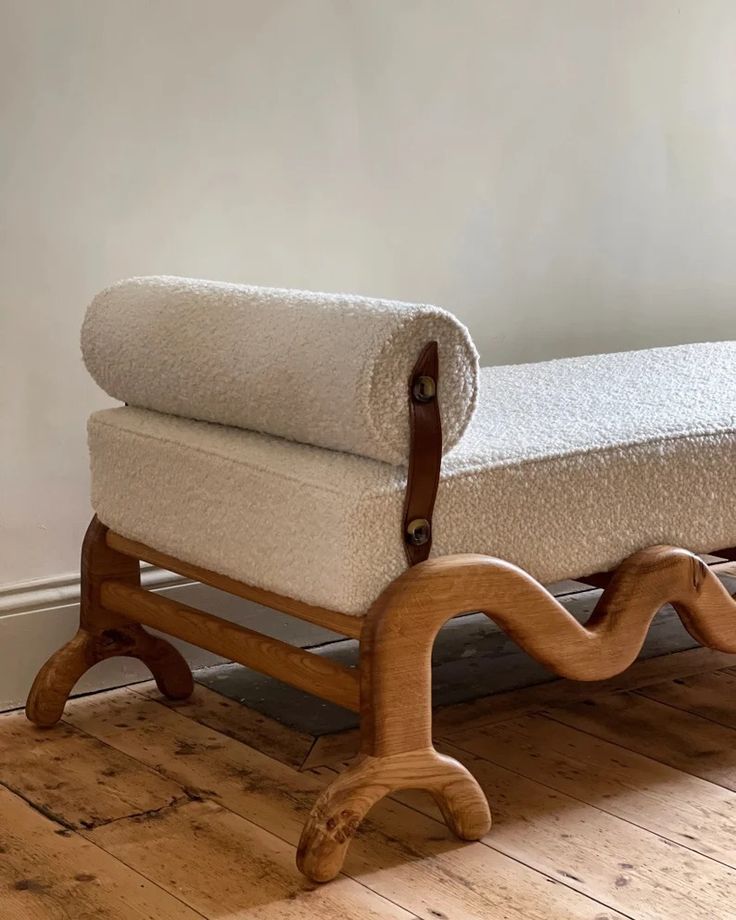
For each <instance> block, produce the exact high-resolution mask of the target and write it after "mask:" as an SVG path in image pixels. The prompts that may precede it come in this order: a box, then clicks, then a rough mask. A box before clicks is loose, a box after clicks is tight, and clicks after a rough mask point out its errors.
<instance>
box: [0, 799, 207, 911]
mask: <svg viewBox="0 0 736 920" xmlns="http://www.w3.org/2000/svg"><path fill="white" fill-rule="evenodd" d="M0 854H1V856H0V916H2V918H3V920H92V918H100V920H103V918H104V920H200V918H201V914H199V913H197V912H196V911H194V910H192V909H191V908H189V907H187V906H186V905H185V904H183V903H181V901H179V900H177V899H176V898H174V897H173V896H171V895H170V894H168V893H167V892H165V891H163V890H162V889H161V888H159V887H158V886H156V885H154V884H152V883H151V882H149V881H147V880H146V879H145V878H143V877H142V876H141V875H139V874H138V873H136V872H134V871H133V870H132V869H129V868H128V867H126V866H124V865H123V864H122V863H121V862H119V861H118V860H117V859H115V858H113V857H112V856H109V855H108V854H107V853H105V852H104V851H102V850H100V849H99V848H98V847H97V846H95V845H94V844H93V843H90V842H88V841H87V840H83V839H82V838H81V837H79V836H78V835H77V834H75V833H73V832H72V831H68V830H64V828H63V827H61V826H60V825H58V824H56V823H54V822H53V821H51V820H50V819H49V818H46V817H44V816H43V815H42V814H40V812H38V811H36V810H35V809H33V808H32V807H31V806H30V805H28V804H27V803H26V802H24V801H23V800H22V799H20V798H19V797H18V796H16V795H14V794H13V793H11V792H9V791H8V790H7V789H3V788H0Z"/></svg>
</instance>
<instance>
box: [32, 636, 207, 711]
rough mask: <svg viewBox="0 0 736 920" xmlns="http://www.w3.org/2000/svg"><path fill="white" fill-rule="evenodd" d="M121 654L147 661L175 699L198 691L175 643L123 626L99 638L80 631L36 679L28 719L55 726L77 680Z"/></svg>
mask: <svg viewBox="0 0 736 920" xmlns="http://www.w3.org/2000/svg"><path fill="white" fill-rule="evenodd" d="M118 655H119V656H124V657H127V658H137V659H139V660H140V661H142V662H143V663H144V664H145V665H146V666H147V667H148V669H149V670H150V671H151V673H152V674H153V677H154V679H155V681H156V685H157V686H158V688H159V690H160V691H161V693H163V695H164V696H166V697H168V698H169V699H172V700H182V699H186V698H187V697H188V696H190V695H191V693H192V690H193V689H194V681H193V679H192V672H191V670H190V669H189V665H188V664H187V663H186V661H185V660H184V658H183V656H182V655H181V654H180V653H179V652H178V651H177V650H176V649H175V648H174V646H173V645H171V643H169V642H167V641H166V640H165V639H161V638H160V637H159V636H152V635H151V634H150V633H148V632H146V630H145V629H143V627H142V626H137V625H131V626H120V627H116V628H114V629H107V630H104V631H103V632H101V633H100V634H99V635H95V634H93V633H91V632H88V631H87V630H86V629H79V630H78V632H77V634H76V635H75V636H74V638H73V639H70V641H69V642H67V643H66V645H63V646H62V647H61V648H60V649H59V650H58V652H54V654H53V655H52V656H51V657H50V658H49V660H48V661H47V662H46V664H44V666H43V667H42V668H41V670H40V671H39V672H38V674H37V675H36V678H35V680H34V681H33V686H32V687H31V692H30V693H29V695H28V700H27V702H26V716H27V717H28V719H29V720H30V721H31V722H33V723H34V724H35V725H38V726H39V727H41V728H50V727H51V726H52V725H55V724H56V723H57V722H58V721H59V719H60V718H61V716H62V714H63V711H64V706H65V704H66V701H67V700H68V699H69V697H70V695H71V692H72V690H73V689H74V685H75V684H76V683H77V681H78V680H79V679H80V678H81V677H82V676H83V675H84V674H85V673H86V672H87V671H88V670H89V669H90V668H91V667H94V665H96V664H98V663H99V662H100V661H104V660H105V659H106V658H114V657H115V656H118Z"/></svg>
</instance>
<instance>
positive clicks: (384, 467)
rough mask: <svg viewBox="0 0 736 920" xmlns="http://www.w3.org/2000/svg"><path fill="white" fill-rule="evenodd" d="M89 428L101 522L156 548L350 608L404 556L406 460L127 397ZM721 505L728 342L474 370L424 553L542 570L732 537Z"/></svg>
mask: <svg viewBox="0 0 736 920" xmlns="http://www.w3.org/2000/svg"><path fill="white" fill-rule="evenodd" d="M89 440H90V450H91V457H92V474H93V479H92V483H93V487H92V501H93V505H94V508H95V510H96V512H97V514H98V515H99V517H100V519H101V520H102V521H103V522H104V523H105V524H107V525H108V526H110V527H111V528H113V529H114V530H116V531H118V532H119V533H121V534H123V535H124V536H127V537H130V538H132V539H136V540H140V541H143V542H145V543H148V544H150V545H151V546H153V547H155V548H156V549H158V550H160V551H161V552H164V553H168V554H171V555H174V556H178V557H180V558H181V559H183V560H186V561H187V562H190V563H194V564H197V565H200V566H203V567H205V568H208V569H212V570H214V571H217V572H220V573H222V574H224V575H229V576H231V577H233V578H236V579H239V580H241V581H245V582H248V583H250V584H253V585H256V586H258V587H262V588H266V589H269V590H271V591H276V592H278V593H281V594H286V595H289V596H291V597H295V598H299V599H301V600H303V601H306V602H308V603H311V604H317V605H320V606H323V607H329V608H333V609H336V610H341V611H343V612H345V613H352V614H362V613H364V612H365V610H366V609H367V608H368V607H369V606H370V604H371V602H372V601H373V600H374V599H375V598H376V596H377V595H378V594H379V593H380V591H381V590H382V589H383V588H384V587H385V586H386V585H387V584H388V582H389V581H391V580H392V579H393V578H395V577H396V576H397V575H399V574H400V573H401V572H402V571H403V570H404V568H405V567H406V563H405V559H404V553H403V547H402V536H401V521H402V503H403V490H404V485H405V476H406V472H405V470H404V469H402V468H401V467H394V466H391V465H389V464H385V463H381V462H380V461H376V460H370V459H368V458H364V457H358V456H354V455H351V454H347V453H341V452H339V451H331V450H326V449H324V448H318V447H311V446H307V445H303V444H297V443H293V442H290V441H286V440H283V439H280V438H276V437H272V436H269V435H264V434H258V433H255V432H251V431H244V430H239V429H235V428H228V427H224V426H219V425H213V424H209V423H206V422H196V421H190V420H187V419H182V418H176V417H173V416H168V415H162V414H159V413H155V412H151V411H148V410H143V409H133V408H119V409H111V410H105V411H102V412H98V413H96V414H95V415H93V416H92V417H91V419H90V425H89ZM735 499H736V343H733V342H722V343H713V344H697V345H686V346H678V347H674V348H659V349H651V350H648V351H638V352H626V353H622V354H614V355H597V356H592V357H583V358H567V359H562V360H558V361H550V362H544V363H540V364H527V365H514V366H509V367H491V368H484V369H483V370H482V371H481V385H480V398H479V406H478V410H477V412H476V414H475V417H474V418H473V420H472V422H471V424H470V427H469V428H468V430H467V432H466V434H465V436H464V438H463V439H462V441H461V442H460V444H459V445H458V446H457V447H456V448H455V449H454V450H453V451H451V452H450V453H449V454H448V455H447V456H446V457H445V459H444V461H443V470H442V478H441V483H440V487H439V492H438V496H437V505H436V511H435V517H434V545H433V551H432V554H433V556H439V555H446V554H450V553H486V554H489V555H493V556H498V557H501V558H503V559H506V560H509V561H511V562H514V563H516V564H517V565H520V566H521V567H522V568H524V569H526V570H527V571H528V572H529V573H530V574H532V575H534V576H535V577H536V578H538V579H539V580H540V581H542V582H543V583H544V582H546V583H549V582H553V581H557V580H560V579H564V578H575V577H576V576H582V575H586V574H590V573H592V572H597V571H602V570H607V569H610V568H613V567H614V566H616V565H617V564H618V563H619V562H620V561H621V560H622V559H623V558H625V557H626V556H627V555H629V554H630V553H632V552H634V551H635V550H637V549H640V548H642V547H644V546H649V545H653V544H657V543H670V544H674V545H677V546H683V547H687V548H689V549H691V550H693V551H696V552H708V551H710V550H713V549H716V548H722V547H725V546H731V545H736V513H735V512H734V508H733V502H734V500H735Z"/></svg>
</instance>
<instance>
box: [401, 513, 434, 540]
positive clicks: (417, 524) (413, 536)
mask: <svg viewBox="0 0 736 920" xmlns="http://www.w3.org/2000/svg"><path fill="white" fill-rule="evenodd" d="M429 532H430V523H429V521H428V520H427V519H426V518H414V520H413V521H409V523H408V524H407V525H406V539H407V541H408V542H409V543H411V544H412V545H413V546H424V544H425V543H427V542H428V540H429Z"/></svg>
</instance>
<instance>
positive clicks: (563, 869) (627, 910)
mask: <svg viewBox="0 0 736 920" xmlns="http://www.w3.org/2000/svg"><path fill="white" fill-rule="evenodd" d="M447 750H448V752H449V753H451V754H453V756H456V757H458V759H460V760H462V761H463V762H464V763H465V764H466V766H467V767H468V768H469V769H470V770H471V771H472V772H473V774H474V775H475V776H476V778H477V779H478V781H479V782H480V784H481V786H482V787H483V789H484V791H485V792H486V794H487V796H488V799H489V802H490V804H491V811H492V813H493V821H494V825H493V827H492V829H491V831H490V833H489V834H488V835H487V837H486V838H485V842H486V843H487V845H488V846H489V847H493V848H494V849H496V850H499V851H501V852H503V853H504V854H506V855H509V856H511V857H513V858H515V859H519V860H521V861H523V862H525V863H526V864H527V865H529V866H532V867H533V868H535V869H537V870H538V871H540V872H544V873H545V874H548V875H550V876H552V877H553V878H559V879H564V880H565V882H566V884H568V885H570V886H572V887H573V888H575V889H576V890H577V891H579V892H581V893H582V894H585V895H587V896H589V897H591V898H595V899H597V900H599V901H601V902H602V903H605V904H608V905H610V906H611V907H612V908H614V909H616V910H618V911H620V912H621V913H623V914H625V915H627V916H630V917H635V918H636V920H663V918H666V920H684V918H687V920H713V918H715V917H717V918H719V920H733V918H735V917H736V870H734V869H732V868H730V867H728V866H724V865H722V864H721V863H718V862H715V861H714V860H712V859H709V858H707V857H705V856H701V855H700V854H698V853H694V852H692V851H691V850H687V849H684V848H682V847H679V846H678V845H677V844H675V843H672V842H670V841H669V840H666V839H664V838H661V837H659V836H657V835H656V834H653V833H650V832H649V831H646V830H643V829H642V828H640V827H636V826H634V825H633V824H630V823H629V822H627V821H624V820H621V819H620V818H617V817H615V816H613V815H610V814H607V813H605V812H603V811H600V810H599V809H597V808H593V807H591V806H590V805H588V804H586V803H584V802H581V801H579V800H577V799H574V798H572V797H571V796H567V795H564V794H562V793H560V792H557V791H555V790H553V789H550V788H548V787H545V786H543V785H541V784H540V783H537V782H534V781H532V780H529V779H527V778H526V777H523V776H520V775H519V774H518V773H514V772H513V771H511V770H506V769H505V768H503V767H500V766H498V765H497V764H493V763H490V762H489V761H487V760H485V759H483V758H480V757H477V756H475V755H473V754H468V753H467V752H464V751H461V750H460V749H458V748H453V747H452V746H451V745H448V746H447ZM399 797H400V798H401V800H402V801H405V802H412V803H413V804H414V806H415V807H417V808H418V809H420V810H422V811H423V812H425V813H426V812H430V813H433V812H434V808H435V806H434V803H432V802H431V801H430V800H429V799H428V798H427V797H426V796H424V795H416V794H415V793H406V794H404V793H402V794H401V795H400V796H399Z"/></svg>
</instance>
